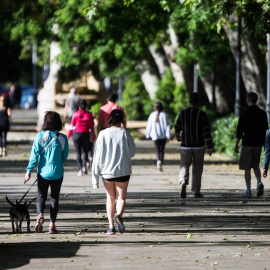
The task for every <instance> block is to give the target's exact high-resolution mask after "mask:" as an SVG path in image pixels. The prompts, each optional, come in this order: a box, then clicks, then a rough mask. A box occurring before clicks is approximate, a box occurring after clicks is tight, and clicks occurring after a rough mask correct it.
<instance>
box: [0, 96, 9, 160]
mask: <svg viewBox="0 0 270 270" xmlns="http://www.w3.org/2000/svg"><path fill="white" fill-rule="evenodd" d="M10 117H11V109H10V106H9V100H8V97H6V96H4V95H2V96H0V157H5V156H6V155H7V148H6V147H7V133H8V131H9V128H10V125H9V118H10Z"/></svg>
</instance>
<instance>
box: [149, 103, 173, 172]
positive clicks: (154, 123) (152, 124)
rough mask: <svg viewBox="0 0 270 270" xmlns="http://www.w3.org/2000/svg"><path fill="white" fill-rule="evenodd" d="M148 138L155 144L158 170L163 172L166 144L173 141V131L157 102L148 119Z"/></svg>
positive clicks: (160, 105)
mask: <svg viewBox="0 0 270 270" xmlns="http://www.w3.org/2000/svg"><path fill="white" fill-rule="evenodd" d="M146 138H147V139H149V138H151V139H152V141H153V142H154V145H155V149H156V156H157V168H158V170H160V171H162V165H163V161H164V150H165V145H166V142H169V140H170V139H171V131H170V124H169V120H168V116H167V114H166V113H165V112H163V106H162V104H161V103H160V102H156V104H155V105H154V112H152V113H151V114H150V116H149V118H148V121H147V125H146Z"/></svg>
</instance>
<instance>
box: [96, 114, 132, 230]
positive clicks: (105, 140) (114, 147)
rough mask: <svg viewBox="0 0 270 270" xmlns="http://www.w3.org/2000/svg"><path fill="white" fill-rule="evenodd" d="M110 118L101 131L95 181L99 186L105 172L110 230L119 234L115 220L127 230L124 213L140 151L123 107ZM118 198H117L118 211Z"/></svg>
mask: <svg viewBox="0 0 270 270" xmlns="http://www.w3.org/2000/svg"><path fill="white" fill-rule="evenodd" d="M107 122H108V128H106V129H104V130H102V131H101V132H100V133H99V135H98V138H97V141H96V144H95V150H94V157H93V165H92V183H93V188H99V176H101V177H102V180H103V183H104V187H105V189H106V194H107V203H106V209H107V215H108V220H109V225H110V227H109V230H108V231H107V234H115V227H114V222H115V223H116V225H117V230H118V231H119V232H120V233H124V232H125V226H124V224H123V220H122V216H123V213H124V210H125V206H126V195H127V187H128V183H129V179H130V175H131V158H132V157H133V156H134V155H135V153H136V145H135V143H134V140H133V138H132V137H131V135H130V133H129V132H128V131H127V130H125V129H122V128H121V124H123V122H124V114H123V112H122V111H121V110H119V109H115V110H113V111H112V112H111V114H110V116H109V118H108V121H107ZM115 199H116V200H117V203H116V215H115Z"/></svg>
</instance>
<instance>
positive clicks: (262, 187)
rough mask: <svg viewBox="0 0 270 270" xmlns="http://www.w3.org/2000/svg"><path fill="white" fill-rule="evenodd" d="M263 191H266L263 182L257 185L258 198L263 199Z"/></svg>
mask: <svg viewBox="0 0 270 270" xmlns="http://www.w3.org/2000/svg"><path fill="white" fill-rule="evenodd" d="M263 191H264V185H263V183H262V182H260V183H259V184H258V185H257V197H261V196H262V195H263Z"/></svg>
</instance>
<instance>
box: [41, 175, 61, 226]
mask: <svg viewBox="0 0 270 270" xmlns="http://www.w3.org/2000/svg"><path fill="white" fill-rule="evenodd" d="M37 180H38V182H37V183H38V194H37V213H38V214H40V213H44V209H45V202H46V200H47V195H48V189H49V186H50V187H51V198H50V201H51V207H50V221H51V222H53V223H55V220H56V216H57V213H58V207H59V194H60V190H61V185H62V182H63V177H61V178H60V179H57V180H47V179H44V178H43V177H42V176H41V175H40V174H39V173H38V175H37Z"/></svg>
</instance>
